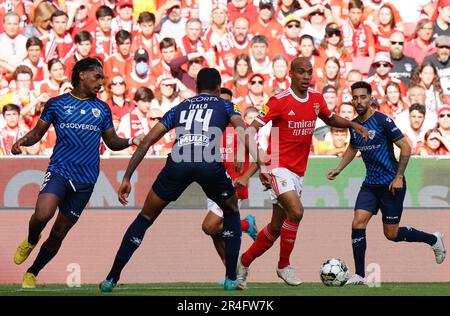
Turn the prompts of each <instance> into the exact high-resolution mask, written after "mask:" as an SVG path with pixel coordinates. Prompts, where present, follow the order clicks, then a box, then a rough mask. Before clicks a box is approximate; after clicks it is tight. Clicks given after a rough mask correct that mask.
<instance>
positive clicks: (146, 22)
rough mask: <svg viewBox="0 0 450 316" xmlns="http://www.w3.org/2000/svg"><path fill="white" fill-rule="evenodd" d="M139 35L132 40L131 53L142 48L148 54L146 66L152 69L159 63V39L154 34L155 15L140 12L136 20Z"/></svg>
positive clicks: (157, 35)
mask: <svg viewBox="0 0 450 316" xmlns="http://www.w3.org/2000/svg"><path fill="white" fill-rule="evenodd" d="M138 23H139V33H138V34H137V35H136V36H135V38H134V39H133V46H132V51H133V52H136V51H137V50H138V49H140V48H143V49H145V50H146V51H147V53H148V64H149V65H150V66H151V67H153V66H155V65H156V64H158V63H159V62H160V61H161V52H160V50H159V42H160V40H161V38H160V37H159V34H156V33H155V15H154V14H153V13H150V12H141V13H140V14H139V18H138Z"/></svg>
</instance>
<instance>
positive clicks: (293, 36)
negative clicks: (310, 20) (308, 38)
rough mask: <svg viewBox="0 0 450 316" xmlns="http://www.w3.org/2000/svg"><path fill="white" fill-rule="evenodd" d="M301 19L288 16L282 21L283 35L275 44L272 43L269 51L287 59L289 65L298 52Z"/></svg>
mask: <svg viewBox="0 0 450 316" xmlns="http://www.w3.org/2000/svg"><path fill="white" fill-rule="evenodd" d="M300 22H301V19H300V18H299V17H298V16H296V15H289V16H288V17H286V19H285V20H284V24H283V25H284V28H283V34H282V35H281V36H280V37H279V38H278V40H277V41H276V42H273V43H272V45H271V47H270V49H271V51H273V52H276V53H279V54H281V55H283V56H284V57H286V58H287V60H288V62H289V63H291V61H292V60H294V58H295V57H297V56H298V54H299V51H300V41H299V36H300V29H301V25H300Z"/></svg>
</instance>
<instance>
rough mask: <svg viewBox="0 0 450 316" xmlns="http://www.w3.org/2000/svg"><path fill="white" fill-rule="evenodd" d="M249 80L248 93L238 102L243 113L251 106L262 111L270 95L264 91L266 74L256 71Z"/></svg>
mask: <svg viewBox="0 0 450 316" xmlns="http://www.w3.org/2000/svg"><path fill="white" fill-rule="evenodd" d="M248 80H249V81H248V94H247V95H246V96H245V97H244V98H243V99H242V100H239V104H238V106H239V111H240V112H241V113H244V112H245V110H246V109H247V108H248V107H250V106H253V107H255V108H257V109H258V110H259V111H261V110H262V108H263V106H264V104H265V103H266V102H267V100H268V99H269V96H268V95H267V94H266V93H265V92H264V81H265V79H264V75H262V74H259V73H255V74H252V75H251V76H250V78H249V79H248Z"/></svg>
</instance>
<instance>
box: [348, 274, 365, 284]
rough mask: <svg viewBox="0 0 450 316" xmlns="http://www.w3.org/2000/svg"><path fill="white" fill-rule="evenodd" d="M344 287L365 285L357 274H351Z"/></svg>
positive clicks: (363, 280)
mask: <svg viewBox="0 0 450 316" xmlns="http://www.w3.org/2000/svg"><path fill="white" fill-rule="evenodd" d="M345 285H366V279H365V278H363V277H362V276H360V275H358V274H353V275H352V277H351V278H350V279H348V281H347V282H346V283H345Z"/></svg>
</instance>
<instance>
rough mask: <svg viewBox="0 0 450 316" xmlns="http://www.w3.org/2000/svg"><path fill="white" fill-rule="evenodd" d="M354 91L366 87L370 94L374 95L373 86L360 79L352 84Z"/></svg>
mask: <svg viewBox="0 0 450 316" xmlns="http://www.w3.org/2000/svg"><path fill="white" fill-rule="evenodd" d="M351 89H352V92H353V91H354V90H356V89H366V90H367V92H368V93H369V95H372V86H371V85H370V84H368V83H367V82H365V81H358V82H355V83H354V84H352V86H351Z"/></svg>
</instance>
